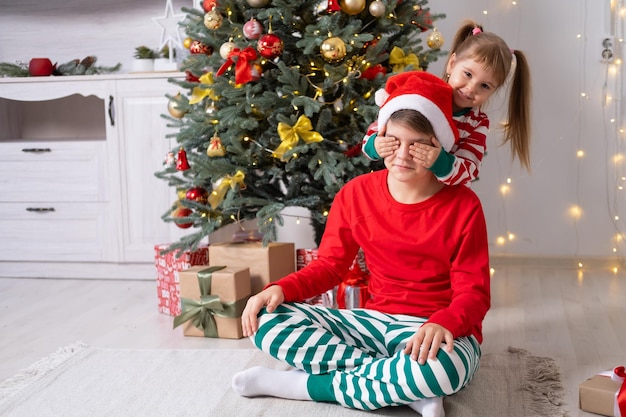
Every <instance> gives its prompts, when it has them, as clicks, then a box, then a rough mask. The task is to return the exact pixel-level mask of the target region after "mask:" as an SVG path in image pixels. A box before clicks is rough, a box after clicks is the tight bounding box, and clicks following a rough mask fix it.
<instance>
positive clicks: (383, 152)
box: [374, 136, 398, 159]
mask: <svg viewBox="0 0 626 417" xmlns="http://www.w3.org/2000/svg"><path fill="white" fill-rule="evenodd" d="M374 149H376V153H378V156H380V158H381V159H385V158H386V157H388V156H390V155H392V154H393V153H394V152H395V151H396V150H397V149H398V139H396V138H394V137H393V136H376V137H375V138H374Z"/></svg>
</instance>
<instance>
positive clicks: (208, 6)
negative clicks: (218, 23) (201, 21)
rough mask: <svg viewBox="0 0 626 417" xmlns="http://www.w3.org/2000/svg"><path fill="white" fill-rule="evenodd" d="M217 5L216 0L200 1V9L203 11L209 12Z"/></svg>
mask: <svg viewBox="0 0 626 417" xmlns="http://www.w3.org/2000/svg"><path fill="white" fill-rule="evenodd" d="M216 7H217V1H216V0H203V1H202V9H203V10H204V12H205V13H208V12H210V11H211V10H213V9H215V8H216Z"/></svg>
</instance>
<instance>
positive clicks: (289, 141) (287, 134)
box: [272, 115, 324, 159]
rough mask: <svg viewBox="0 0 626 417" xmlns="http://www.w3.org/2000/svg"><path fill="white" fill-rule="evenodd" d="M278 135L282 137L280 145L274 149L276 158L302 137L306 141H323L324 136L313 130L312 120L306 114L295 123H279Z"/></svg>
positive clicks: (280, 156) (281, 155)
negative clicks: (290, 124)
mask: <svg viewBox="0 0 626 417" xmlns="http://www.w3.org/2000/svg"><path fill="white" fill-rule="evenodd" d="M277 130H278V136H279V137H280V141H281V143H280V145H278V148H276V150H275V151H274V153H273V154H272V156H273V157H274V158H281V159H282V157H283V155H284V154H285V152H287V151H288V150H289V149H292V148H293V147H294V146H296V145H297V144H298V139H299V138H300V139H302V140H303V141H304V142H306V143H312V142H321V141H323V140H324V137H323V136H322V135H320V134H319V133H318V132H315V131H314V130H313V125H312V124H311V120H309V118H308V117H306V116H304V115H303V116H300V117H299V118H298V121H297V122H296V124H295V125H293V127H292V126H289V125H288V124H287V123H282V122H280V123H278V129H277Z"/></svg>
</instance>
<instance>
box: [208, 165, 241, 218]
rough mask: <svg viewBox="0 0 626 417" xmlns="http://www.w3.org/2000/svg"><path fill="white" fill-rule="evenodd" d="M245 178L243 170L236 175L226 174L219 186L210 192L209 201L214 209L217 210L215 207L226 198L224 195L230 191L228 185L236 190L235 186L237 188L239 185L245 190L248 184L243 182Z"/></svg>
mask: <svg viewBox="0 0 626 417" xmlns="http://www.w3.org/2000/svg"><path fill="white" fill-rule="evenodd" d="M245 178H246V175H245V174H244V173H243V172H241V171H237V172H236V173H235V175H226V176H225V177H224V178H222V181H221V182H220V183H219V185H218V186H217V188H215V189H214V190H213V192H212V193H211V194H209V198H208V201H209V204H210V205H211V207H212V208H213V210H215V208H216V207H217V206H218V205H219V204H220V203H221V202H222V200H224V196H225V195H226V192H227V191H228V187H230V188H232V189H233V190H234V189H235V188H237V186H239V188H240V189H242V190H245V189H246V185H245V184H244V183H243V180H244V179H245Z"/></svg>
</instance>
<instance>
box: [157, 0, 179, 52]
mask: <svg viewBox="0 0 626 417" xmlns="http://www.w3.org/2000/svg"><path fill="white" fill-rule="evenodd" d="M164 13H165V14H164V15H163V16H161V17H153V18H152V21H153V22H154V23H156V24H157V25H159V26H160V27H161V43H160V44H159V50H161V49H162V48H163V47H164V46H165V45H166V44H167V45H168V46H169V48H170V54H171V53H172V52H171V51H172V44H174V45H175V46H177V47H178V48H182V46H183V41H182V39H181V37H180V27H179V26H178V23H179V22H180V21H181V20H182V19H183V18H184V17H185V15H184V14H176V13H174V7H173V6H172V0H166V1H165V12H164Z"/></svg>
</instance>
